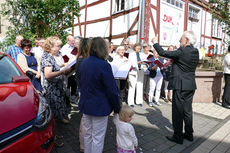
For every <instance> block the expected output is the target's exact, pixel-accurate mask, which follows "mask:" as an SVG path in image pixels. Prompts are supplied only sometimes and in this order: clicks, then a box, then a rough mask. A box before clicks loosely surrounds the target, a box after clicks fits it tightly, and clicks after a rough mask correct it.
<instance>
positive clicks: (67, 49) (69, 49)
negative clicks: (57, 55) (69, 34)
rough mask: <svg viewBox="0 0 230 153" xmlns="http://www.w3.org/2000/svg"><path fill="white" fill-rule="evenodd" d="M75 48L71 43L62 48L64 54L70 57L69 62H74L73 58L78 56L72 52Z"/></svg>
mask: <svg viewBox="0 0 230 153" xmlns="http://www.w3.org/2000/svg"><path fill="white" fill-rule="evenodd" d="M73 49H74V46H73V47H72V46H70V45H69V44H65V45H64V46H63V47H62V48H61V50H60V52H61V55H62V56H65V55H66V56H68V58H69V61H68V63H70V62H72V61H73V60H76V56H75V55H73V54H71V52H72V51H73Z"/></svg>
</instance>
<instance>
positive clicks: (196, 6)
mask: <svg viewBox="0 0 230 153" xmlns="http://www.w3.org/2000/svg"><path fill="white" fill-rule="evenodd" d="M79 3H80V6H81V11H80V14H81V16H80V17H78V18H75V20H74V23H73V24H74V28H73V30H72V32H73V35H74V36H82V37H96V36H101V37H104V38H108V39H109V40H110V41H112V42H113V43H114V44H116V45H119V44H121V43H122V41H123V40H124V39H128V40H129V41H130V42H133V43H135V42H142V43H143V42H147V43H150V41H151V38H152V37H154V36H155V35H156V34H158V35H159V43H160V44H161V45H162V46H165V47H167V46H169V45H179V39H180V37H181V35H182V34H183V32H184V31H185V30H192V31H194V32H195V33H196V35H197V38H198V40H197V44H196V47H197V48H204V50H205V53H206V54H208V52H209V49H210V46H212V47H213V54H219V55H220V54H223V53H224V52H225V50H226V46H225V43H224V41H225V39H226V37H227V36H226V34H225V32H224V31H223V30H222V26H223V25H221V24H220V23H219V22H218V20H217V19H214V18H213V17H212V14H211V11H210V10H209V9H208V6H209V5H210V4H209V3H208V2H207V1H205V0H81V1H79Z"/></svg>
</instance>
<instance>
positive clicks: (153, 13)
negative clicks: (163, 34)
mask: <svg viewBox="0 0 230 153" xmlns="http://www.w3.org/2000/svg"><path fill="white" fill-rule="evenodd" d="M151 11H152V15H153V20H154V23H155V27H156V28H157V21H156V13H157V12H156V10H155V9H151ZM155 35H156V33H155V32H154V29H153V23H152V21H151V19H150V24H149V42H147V43H149V44H150V43H151V39H152V38H153V37H154V36H155Z"/></svg>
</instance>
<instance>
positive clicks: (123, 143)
mask: <svg viewBox="0 0 230 153" xmlns="http://www.w3.org/2000/svg"><path fill="white" fill-rule="evenodd" d="M113 122H114V124H115V125H116V129H117V134H116V139H117V145H118V146H119V147H120V148H122V149H125V150H134V149H135V148H134V147H135V146H137V145H138V142H137V137H136V135H135V130H134V128H133V126H132V125H131V124H130V123H128V122H123V121H121V120H120V119H119V115H118V114H116V115H114V117H113Z"/></svg>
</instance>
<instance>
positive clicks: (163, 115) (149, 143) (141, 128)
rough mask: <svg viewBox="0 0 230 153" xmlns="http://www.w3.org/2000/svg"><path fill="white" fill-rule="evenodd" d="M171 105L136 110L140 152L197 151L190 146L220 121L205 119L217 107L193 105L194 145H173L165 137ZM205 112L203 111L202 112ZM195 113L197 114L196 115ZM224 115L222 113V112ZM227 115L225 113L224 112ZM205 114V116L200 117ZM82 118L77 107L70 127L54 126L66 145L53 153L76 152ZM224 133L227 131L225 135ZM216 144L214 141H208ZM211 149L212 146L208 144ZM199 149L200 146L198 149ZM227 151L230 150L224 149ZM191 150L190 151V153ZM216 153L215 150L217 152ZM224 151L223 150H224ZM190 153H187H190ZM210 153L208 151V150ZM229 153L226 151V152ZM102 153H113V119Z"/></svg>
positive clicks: (169, 127)
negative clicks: (208, 112) (212, 108)
mask: <svg viewBox="0 0 230 153" xmlns="http://www.w3.org/2000/svg"><path fill="white" fill-rule="evenodd" d="M171 107H172V106H171V104H165V103H162V106H160V107H157V106H154V107H152V108H150V107H148V105H147V104H146V103H144V104H143V107H142V108H140V107H138V106H135V108H134V111H135V112H136V113H135V115H134V119H133V120H132V122H131V124H132V125H133V126H134V129H135V132H136V135H137V138H138V142H139V147H140V148H142V152H143V153H148V152H149V153H155V152H163V153H166V152H167V153H179V152H183V150H184V149H188V148H191V149H192V150H194V151H196V148H192V146H193V144H196V143H198V142H199V141H198V140H201V139H204V138H205V136H206V135H207V134H209V133H210V132H211V131H212V129H213V128H214V127H216V126H217V125H218V124H219V123H220V122H221V121H222V119H218V120H216V119H217V118H216V117H213V115H212V113H211V112H210V114H211V115H210V116H207V112H205V110H206V111H210V110H211V109H210V107H215V109H218V108H219V107H218V106H216V105H210V104H205V105H204V104H196V107H197V108H195V109H193V110H194V112H198V113H194V115H193V124H194V126H193V127H194V136H195V139H194V142H189V141H186V140H185V141H184V144H183V145H178V144H175V143H173V142H170V141H168V140H167V139H166V138H165V136H166V135H170V136H171V135H172V134H173V128H172V121H171V120H172V117H171V109H172V108H171ZM203 109H205V110H203ZM197 110H198V111H197ZM224 111H225V110H224ZM229 112H230V111H229ZM218 113H219V114H220V113H222V111H217V113H216V116H218ZM227 113H228V112H227ZM201 114H204V115H201ZM81 116H82V115H81V114H80V113H79V111H78V110H77V107H76V106H75V107H72V112H71V115H69V117H71V119H70V124H68V125H63V124H61V123H58V124H56V129H57V131H56V132H57V134H60V135H63V136H64V139H63V141H64V142H65V145H64V147H62V148H56V147H55V148H54V151H53V152H54V153H72V152H75V153H76V152H77V153H78V152H79V136H78V135H79V132H78V131H79V123H80V119H81ZM111 129H112V131H111ZM225 133H227V131H226V132H225ZM214 138H215V139H218V140H219V139H220V138H218V137H214ZM221 140H223V141H226V142H229V141H230V138H229V139H228V137H222V139H221ZM211 142H215V141H211ZM209 145H211V144H209ZM201 146H202V145H201ZM222 146H224V147H225V146H226V143H223V144H222ZM227 149H229V148H227ZM192 150H191V151H192ZM197 150H199V151H200V152H199V153H203V152H204V153H205V152H207V147H206V148H203V147H202V148H199V147H198V148H197ZM216 150H217V149H216ZM225 150H226V149H225ZM191 151H190V152H191ZM209 151H210V150H209ZM227 151H228V150H226V152H227ZM140 152H141V151H140V150H137V153H140ZM103 153H116V128H115V126H114V124H113V122H112V116H109V121H108V127H107V131H106V137H105V143H104V152H103ZM229 153H230V152H229Z"/></svg>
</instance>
